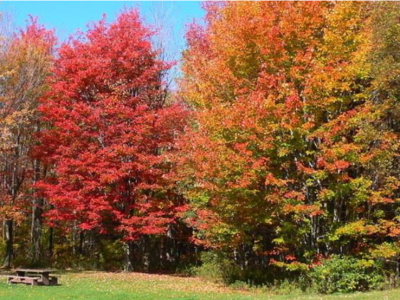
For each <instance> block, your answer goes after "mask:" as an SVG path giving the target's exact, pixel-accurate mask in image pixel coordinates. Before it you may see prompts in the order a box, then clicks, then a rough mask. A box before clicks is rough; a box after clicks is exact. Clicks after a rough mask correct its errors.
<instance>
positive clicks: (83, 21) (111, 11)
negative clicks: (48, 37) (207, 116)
mask: <svg viewBox="0 0 400 300" xmlns="http://www.w3.org/2000/svg"><path fill="white" fill-rule="evenodd" d="M132 6H133V7H138V8H139V11H140V13H141V15H142V17H143V19H144V20H145V22H146V23H148V24H154V23H162V24H163V25H164V29H163V30H164V32H165V34H164V35H165V36H166V41H165V43H166V48H167V50H169V53H170V54H169V57H168V58H169V59H170V60H177V59H179V54H180V52H181V51H182V50H183V49H184V47H185V39H184V34H185V28H186V24H188V23H190V22H192V21H193V20H194V19H197V20H201V18H202V17H203V15H204V11H203V10H202V9H201V2H199V1H191V2H189V1H188V2H184V1H82V2H78V1H73V2H64V1H60V2H50V1H21V2H18V1H7V2H3V1H2V2H0V11H2V12H6V13H7V14H8V15H10V16H11V19H12V21H13V25H15V26H17V27H23V26H24V25H25V24H26V20H27V18H28V15H33V16H37V17H38V18H39V21H40V23H42V24H44V25H45V26H46V27H47V28H54V29H55V30H56V33H57V36H58V37H59V40H60V41H64V40H67V38H68V37H69V36H70V35H71V34H73V33H75V32H76V30H77V29H80V30H85V29H86V25H87V24H88V23H90V22H93V21H98V20H100V19H101V18H102V15H103V13H105V14H107V16H108V18H109V20H113V19H114V18H115V16H116V15H117V14H118V12H120V11H121V10H122V9H123V8H124V7H132ZM155 16H156V19H157V20H158V21H155ZM160 20H161V21H160ZM155 25H156V26H159V25H160V24H155Z"/></svg>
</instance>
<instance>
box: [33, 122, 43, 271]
mask: <svg viewBox="0 0 400 300" xmlns="http://www.w3.org/2000/svg"><path fill="white" fill-rule="evenodd" d="M37 131H39V126H38V129H37ZM33 168H34V170H35V173H34V178H33V182H34V183H36V182H38V181H39V180H40V162H39V160H37V159H35V160H34V162H33ZM44 172H45V171H44ZM43 205H44V200H43V198H40V197H35V198H34V200H33V206H32V228H31V238H32V241H31V242H32V253H31V255H32V256H31V258H32V265H38V264H40V262H41V259H42V229H43Z"/></svg>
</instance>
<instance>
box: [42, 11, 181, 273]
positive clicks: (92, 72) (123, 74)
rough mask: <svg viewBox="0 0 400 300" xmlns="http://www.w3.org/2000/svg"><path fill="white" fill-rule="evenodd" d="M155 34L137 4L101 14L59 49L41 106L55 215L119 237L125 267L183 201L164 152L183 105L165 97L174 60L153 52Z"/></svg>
mask: <svg viewBox="0 0 400 300" xmlns="http://www.w3.org/2000/svg"><path fill="white" fill-rule="evenodd" d="M152 35H153V32H152V31H151V30H150V29H148V28H146V27H145V26H144V25H143V24H142V21H141V19H140V17H139V14H138V12H137V11H136V10H127V11H124V12H122V13H121V14H120V15H119V16H118V18H117V19H116V21H115V22H113V23H111V24H110V23H107V21H106V19H105V17H104V18H103V19H102V20H101V21H100V22H98V23H96V24H94V25H92V26H91V27H90V28H89V30H88V31H87V33H85V34H83V35H81V36H79V37H77V38H72V39H71V40H70V42H69V43H66V44H64V45H62V46H61V48H60V50H59V57H58V59H57V60H56V62H55V68H54V77H53V80H52V82H51V90H50V91H49V93H47V94H46V96H45V97H43V98H42V105H41V108H40V110H41V112H42V113H43V120H44V121H46V122H47V123H48V124H49V126H50V128H49V129H48V130H46V131H45V132H43V133H42V135H41V137H40V141H41V145H40V147H39V148H38V149H37V150H38V153H40V155H41V158H42V160H43V161H45V162H46V163H47V164H49V165H50V164H51V165H53V166H54V167H53V175H52V177H51V178H49V179H48V180H46V181H43V182H41V184H40V185H39V186H40V188H41V189H42V191H43V194H44V195H45V196H46V197H47V198H48V199H49V201H50V203H51V204H52V205H53V207H54V209H52V210H51V211H50V212H49V213H48V214H47V216H48V218H49V220H50V222H52V223H53V224H54V225H55V224H64V225H65V224H68V222H71V221H73V222H76V224H77V226H78V227H79V230H82V231H90V232H94V233H100V234H102V233H113V234H117V235H118V236H119V237H120V239H121V240H123V241H124V242H125V245H126V247H125V250H126V261H125V269H126V270H131V269H132V257H133V256H132V253H131V252H132V249H133V244H134V242H135V241H138V240H139V239H140V238H141V237H142V236H143V235H160V234H163V233H165V231H166V229H167V226H168V225H169V224H171V223H173V222H174V221H175V219H176V214H177V212H178V211H179V209H180V207H181V205H182V203H181V202H180V200H179V201H178V200H177V199H179V198H177V197H175V194H174V191H173V185H172V184H171V182H169V180H168V173H169V172H170V168H171V164H170V162H169V161H168V160H167V159H166V157H165V155H164V154H165V153H166V152H168V151H169V150H170V149H171V148H173V147H174V139H175V135H176V133H177V132H179V131H181V130H182V128H183V126H184V119H185V118H184V117H185V112H184V110H183V108H182V107H181V106H180V105H179V104H170V103H167V101H166V95H167V90H166V89H165V84H164V82H163V75H164V74H165V72H166V71H167V70H168V68H170V66H171V65H170V64H169V63H166V62H163V61H160V60H158V59H157V55H158V53H157V52H156V51H154V50H153V49H152V44H151V37H152Z"/></svg>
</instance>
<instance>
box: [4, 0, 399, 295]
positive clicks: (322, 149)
mask: <svg viewBox="0 0 400 300" xmlns="http://www.w3.org/2000/svg"><path fill="white" fill-rule="evenodd" d="M204 9H205V11H206V16H205V20H204V21H205V22H204V24H203V25H199V24H196V23H192V24H190V25H189V26H188V31H187V35H186V38H187V49H186V50H184V52H183V56H182V64H181V70H182V73H181V76H180V78H179V80H178V84H177V88H176V90H169V89H168V85H167V83H166V82H165V78H166V76H165V75H166V73H167V72H168V70H169V69H170V68H171V67H172V66H173V64H172V63H170V62H165V61H163V60H162V57H165V56H164V55H163V53H162V52H160V51H159V50H155V48H154V45H153V43H152V41H154V34H155V31H153V30H152V29H151V28H150V27H148V26H145V25H144V24H143V22H142V20H141V18H140V16H139V13H138V11H137V10H124V11H123V12H122V13H121V14H120V15H119V16H118V17H117V19H116V20H115V21H114V22H111V23H110V22H108V21H107V19H106V17H103V19H102V20H101V21H99V22H97V23H93V24H91V25H90V26H89V28H88V30H87V31H86V32H85V33H78V34H76V35H74V36H72V37H71V38H70V39H69V41H68V42H65V43H63V44H62V45H61V46H60V47H59V48H58V49H57V52H55V51H54V43H55V39H54V35H53V33H52V31H47V30H45V29H44V28H43V27H41V26H40V25H38V24H37V23H36V22H35V21H34V22H33V23H32V25H30V26H29V27H28V28H27V29H26V30H25V31H22V32H21V33H20V34H19V35H17V36H16V37H14V39H13V41H12V42H11V43H10V44H9V45H10V46H9V47H3V48H4V51H3V53H1V57H0V59H2V61H4V64H2V66H1V69H0V74H1V76H2V77H1V78H5V79H4V80H3V79H1V80H2V81H0V87H1V89H0V91H1V98H0V100H1V101H0V104H1V106H0V113H1V118H2V119H1V120H0V130H1V136H0V179H1V180H2V181H1V182H0V191H1V194H0V204H1V206H0V216H1V218H2V219H3V220H5V221H7V222H8V224H10V222H11V223H12V222H17V224H28V222H29V220H30V218H31V221H32V224H33V225H32V229H31V235H32V244H33V245H35V247H34V249H35V251H33V254H32V261H35V262H38V261H40V259H39V258H42V257H51V258H53V260H52V261H51V262H52V263H55V264H57V263H58V262H59V261H61V260H62V259H61V258H60V257H63V258H65V257H68V255H72V256H73V257H74V258H75V259H76V260H78V261H79V260H83V259H85V258H87V257H90V258H91V259H92V261H95V262H96V263H97V262H98V261H102V263H103V262H104V261H107V260H113V259H115V261H120V260H121V257H122V255H121V249H123V250H122V252H124V253H125V269H126V270H131V269H132V267H137V266H139V265H140V266H141V267H140V268H141V270H145V271H149V270H156V269H158V270H159V269H162V268H166V266H167V265H168V266H171V265H173V268H175V269H176V268H179V267H182V266H186V265H185V264H186V263H188V262H190V263H194V264H196V263H198V260H199V253H200V252H207V253H211V254H212V255H211V256H212V257H214V258H215V259H216V260H217V264H220V266H219V268H220V269H223V270H224V271H227V270H234V271H232V274H233V275H232V274H230V275H232V276H231V277H230V279H231V280H232V282H234V281H235V280H244V281H248V282H251V283H265V282H268V281H274V280H278V279H279V280H284V279H295V280H297V279H298V278H299V276H300V275H304V274H309V272H313V270H316V271H315V272H317V273H315V272H314V273H313V274H314V276H317V277H318V276H319V275H318V274H319V273H318V272H321V274H323V273H324V272H326V271H325V270H327V269H329V270H334V271H332V272H336V271H337V272H338V273H340V272H341V270H342V268H345V267H346V268H353V267H354V268H355V269H354V268H353V269H351V270H350V271H349V272H348V274H355V275H354V276H356V277H357V274H358V273H359V271H357V270H361V271H362V272H363V274H364V273H365V274H375V275H376V278H380V276H381V273H380V272H381V271H379V270H378V269H377V267H376V266H377V265H378V264H379V266H381V267H382V268H383V269H384V270H385V272H387V274H389V273H390V272H396V271H395V270H396V268H397V270H398V265H399V255H400V244H399V237H400V222H399V221H400V214H399V212H400V207H399V204H398V203H399V199H400V169H399V165H400V164H399V163H400V161H399V150H400V142H399V133H400V122H399V120H400V111H399V107H400V106H399V98H400V93H399V89H398V86H399V74H400V73H399V70H400V56H399V55H398V52H399V51H400V44H399V40H400V30H399V26H398V20H399V18H400V15H399V4H398V3H386V2H382V3H375V2H317V1H313V2H270V1H266V2H258V1H252V2H208V3H206V4H204ZM31 45H34V47H32V49H33V50H32V49H31ZM28 46H29V47H28ZM10 49H11V50H10ZM28 50H29V51H28ZM36 65H37V66H38V67H36ZM24 68H25V69H24ZM24 70H30V71H29V72H25V71H24ZM34 72H36V73H34ZM33 74H38V75H33ZM36 79H37V81H35V80H36ZM21 95H26V97H25V96H24V97H25V98H24V97H21ZM21 99H22V100H24V101H22V102H19V101H21ZM21 132H22V133H23V134H22V135H19V134H20V133H21ZM16 149H19V150H18V151H17V152H16V151H15V150H16ZM13 172H14V173H13ZM30 213H31V214H32V217H29V214H30ZM5 224H6V223H5ZM35 224H36V225H35ZM7 226H8V225H7ZM7 226H6V227H5V230H6V231H7V230H8V231H7V232H8V233H9V234H10V231H9V229H7V228H8V227H7ZM23 226H24V225H21V229H18V230H20V231H21V232H23V230H25V231H26V226H25V229H24V228H23ZM42 228H43V230H42ZM44 232H46V234H47V237H46V238H45V239H44V240H43V241H42V240H41V239H40V237H41V236H43V235H44ZM14 235H15V234H14ZM11 236H13V233H12V232H11ZM12 242H13V241H12V239H11V240H10V239H8V245H12ZM45 242H46V243H48V245H49V246H48V249H47V252H46V251H45V249H44V247H43V243H45ZM121 245H122V248H121ZM7 249H8V248H7ZM7 251H8V250H7ZM45 252H46V254H45ZM10 253H11V252H10ZM37 253H43V255H42V256H40V255H39V256H38V255H37ZM65 253H69V254H68V255H67V254H65ZM46 255H47V256H46ZM343 257H345V259H343V260H341V259H342V258H343ZM10 258H11V256H10V255H9V258H8V265H10ZM214 258H213V259H214ZM57 260H58V261H57ZM346 261H348V262H351V265H352V266H353V267H351V266H348V264H346V263H345V262H346ZM371 262H372V263H371ZM60 264H61V263H60ZM96 266H97V265H96ZM102 266H105V264H104V263H103V264H102ZM221 266H222V267H221ZM372 266H373V267H374V268H375V269H373V271H371V270H372V269H371V268H372ZM357 268H359V269H357ZM383 269H380V270H383ZM318 270H319V271H318ZM387 270H389V271H387ZM361 271H360V272H361ZM315 274H317V275H315ZM375 275H374V276H375ZM324 276H325V275H324ZM349 276H350V275H349ZM365 276H367V275H365ZM302 278H304V277H302ZM307 278H312V276H311V277H307ZM310 280H311V279H310ZM338 282H340V280H338ZM375 283H376V282H375ZM375 283H374V284H375ZM372 286H377V285H369V284H368V283H363V288H364V289H368V288H370V287H372ZM331 288H332V291H334V290H335V288H336V287H335V288H333V287H329V289H331ZM346 288H347V287H346ZM346 288H345V290H351V289H346Z"/></svg>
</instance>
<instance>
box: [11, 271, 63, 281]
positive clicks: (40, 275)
mask: <svg viewBox="0 0 400 300" xmlns="http://www.w3.org/2000/svg"><path fill="white" fill-rule="evenodd" d="M15 271H16V272H17V275H10V276H8V283H10V284H11V283H24V284H30V285H57V282H58V280H57V277H55V276H50V273H51V270H43V269H16V270H15Z"/></svg>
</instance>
